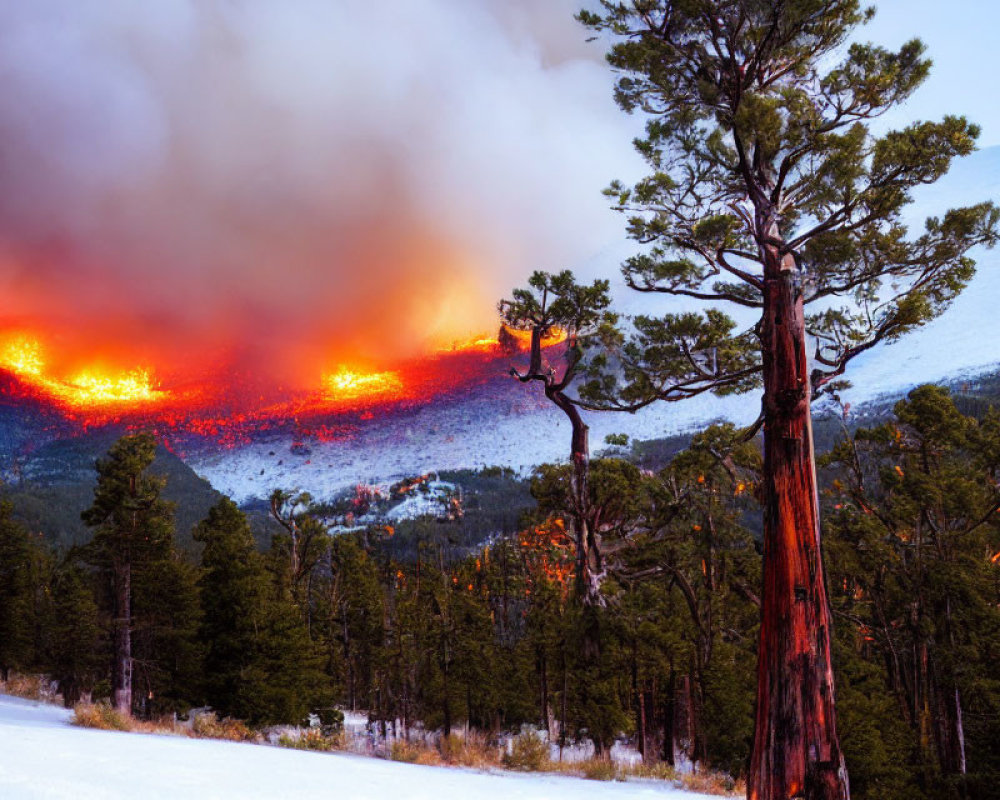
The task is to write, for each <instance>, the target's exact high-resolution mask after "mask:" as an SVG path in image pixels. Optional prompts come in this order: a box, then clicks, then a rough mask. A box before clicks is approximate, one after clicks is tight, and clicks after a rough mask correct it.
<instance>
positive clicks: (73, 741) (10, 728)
mask: <svg viewBox="0 0 1000 800" xmlns="http://www.w3.org/2000/svg"><path fill="white" fill-rule="evenodd" d="M69 717H70V712H69V711H65V710H63V709H61V708H57V707H55V706H48V705H40V704H38V703H33V702H31V701H27V700H20V699H17V698H13V697H8V696H3V695H0V798H3V800H35V799H36V798H39V799H40V798H59V799H60V800H63V798H65V800H119V798H121V799H122V800H124V798H129V800H131V799H132V798H143V800H154V799H155V798H169V799H170V800H178V798H184V799H185V800H200V799H201V798H241V800H242V799H244V798H288V797H307V798H313V799H314V800H321V799H322V798H337V800H355V799H358V800H360V798H365V800H368V798H371V800H376V798H379V799H380V800H381V799H382V798H392V800H432V799H433V800H441V798H449V799H450V800H519V799H523V800H550V799H551V800H556V798H566V797H572V798H573V800H617V798H650V800H709V799H708V797H707V795H700V794H692V793H690V792H683V791H680V790H677V789H671V788H668V787H667V786H664V785H663V784H658V783H657V784H653V783H603V782H595V781H585V780H582V779H579V778H567V777H562V776H553V775H515V774H508V773H503V774H487V773H481V772H473V771H470V770H459V769H450V768H443V767H422V766H416V765H412V764H400V763H397V762H393V761H382V760H379V759H374V758H363V757H360V756H350V755H342V754H329V753H310V752H305V751H300V750H285V749H282V748H277V747H265V746H261V745H252V744H236V743H233V742H219V741H212V740H205V739H181V738H175V737H171V736H150V735H143V734H134V733H117V732H111V731H97V730H88V729H84V728H76V727H73V726H71V725H70V724H69Z"/></svg>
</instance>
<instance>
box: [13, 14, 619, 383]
mask: <svg viewBox="0 0 1000 800" xmlns="http://www.w3.org/2000/svg"><path fill="white" fill-rule="evenodd" d="M575 8H576V3H575V2H569V1H568V0H558V2H546V3H544V4H540V3H530V2H528V0H520V2H514V3H511V2H500V0H413V1H412V2H396V3H382V4H372V3H368V2H362V1H361V0H345V1H344V2H338V3H328V2H319V1H318V0H317V1H315V2H313V1H310V0H297V1H296V2H282V3H274V2H269V0H150V1H149V2H143V3H134V2H129V1H128V0H33V2H31V3H5V4H2V5H0V181H2V182H3V186H4V187H5V189H4V192H3V193H2V196H0V292H2V293H3V296H4V298H5V300H6V302H5V304H4V308H3V311H2V312H0V326H2V327H3V328H5V329H10V328H21V329H30V330H33V331H36V332H39V333H41V334H42V335H43V336H44V337H45V338H46V340H47V342H48V344H50V345H51V348H50V349H51V350H52V351H53V353H54V354H55V355H57V356H58V357H59V358H61V359H62V361H63V362H64V363H63V366H64V367H65V368H66V369H69V368H72V367H75V366H77V365H79V364H82V363H84V362H85V361H87V360H88V359H89V360H93V358H94V357H95V355H94V354H95V353H99V354H100V356H101V358H103V359H107V360H109V361H110V362H117V363H120V364H121V365H124V366H128V365H130V364H132V363H135V362H137V361H145V362H152V363H153V364H156V365H158V366H160V367H162V368H165V369H167V370H170V369H180V368H182V367H183V368H184V369H191V368H192V366H199V367H202V368H204V367H207V366H208V365H210V364H211V365H217V364H219V363H221V362H226V363H229V364H230V365H232V366H239V367H246V366H247V365H250V364H254V365H261V364H263V365H266V366H265V369H267V370H268V371H269V373H270V374H271V375H272V376H273V377H275V378H279V379H281V380H286V381H295V380H300V379H302V380H306V379H309V378H311V377H312V376H313V375H314V374H315V373H316V371H317V370H319V369H323V368H328V367H329V366H330V364H331V363H337V362H338V361H345V360H347V361H354V362H358V361H360V362H362V363H364V362H372V363H375V362H385V361H386V360H391V359H394V358H400V357H407V356H411V355H414V354H417V353H419V352H424V351H426V350H427V349H428V348H431V347H434V346H440V345H441V344H445V343H447V342H448V341H450V340H451V339H455V338H459V337H462V336H465V335H468V334H471V333H475V332H477V331H482V330H488V329H489V328H491V327H492V326H493V325H494V324H495V323H494V320H495V315H494V313H493V308H494V303H495V301H496V299H497V298H498V297H499V296H500V295H501V294H502V293H504V292H506V291H507V290H508V289H509V288H510V286H511V285H513V284H515V283H520V282H523V280H524V277H525V276H526V275H527V273H528V272H529V271H530V270H531V269H534V268H547V269H556V268H561V267H564V266H567V265H570V264H572V263H574V262H575V261H577V260H579V259H581V258H584V257H586V256H588V255H589V254H591V253H592V252H593V251H594V250H595V249H596V248H598V247H600V246H601V245H602V244H604V243H605V242H606V241H608V239H609V238H612V237H615V236H616V235H618V234H619V232H620V230H621V227H620V224H621V223H620V220H619V219H618V218H616V217H615V215H614V214H612V213H611V212H610V211H608V210H607V208H606V203H605V201H604V198H602V197H601V195H600V189H601V188H602V187H603V186H604V185H605V184H606V183H607V181H608V180H609V179H611V178H613V177H616V176H619V175H621V174H623V172H625V173H627V172H628V171H629V170H630V169H632V165H633V158H634V156H632V154H631V152H630V148H629V146H628V140H629V137H630V135H631V132H632V131H633V129H634V124H635V121H634V120H629V119H628V118H625V117H623V116H622V115H620V114H618V113H616V112H615V111H614V109H613V107H612V101H611V91H610V90H611V82H612V76H611V75H610V73H609V71H608V70H607V68H606V66H605V65H604V64H603V62H602V46H601V45H600V43H587V42H586V41H585V38H586V31H585V30H584V29H583V28H582V27H581V26H579V25H578V24H577V23H575V22H574V21H573V19H572V13H573V11H574V10H575ZM626 177H628V176H627V174H626ZM193 352H196V353H197V354H200V355H199V356H198V357H193V356H192V353H193Z"/></svg>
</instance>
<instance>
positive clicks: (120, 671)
mask: <svg viewBox="0 0 1000 800" xmlns="http://www.w3.org/2000/svg"><path fill="white" fill-rule="evenodd" d="M117 572H118V575H117V576H116V577H117V580H116V582H115V583H116V584H117V585H116V587H115V589H116V597H115V606H116V608H115V630H114V651H115V660H114V669H113V670H112V672H113V674H112V676H111V677H112V687H113V695H112V700H113V702H114V705H115V709H117V710H118V711H119V712H121V713H122V714H131V713H132V565H131V564H130V563H125V564H124V565H122V566H120V567H119V568H118V569H117Z"/></svg>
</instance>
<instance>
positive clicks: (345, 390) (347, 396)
mask: <svg viewBox="0 0 1000 800" xmlns="http://www.w3.org/2000/svg"><path fill="white" fill-rule="evenodd" d="M324 383H325V385H326V389H327V391H328V392H329V393H330V394H331V395H332V399H334V400H338V401H341V400H360V399H375V398H385V397H386V396H391V395H398V394H400V393H401V392H402V391H403V379H402V378H401V377H400V376H399V373H398V372H355V371H354V370H352V369H348V368H347V367H341V368H340V369H338V370H337V371H336V372H335V373H333V374H332V375H327V376H326V378H325V380H324Z"/></svg>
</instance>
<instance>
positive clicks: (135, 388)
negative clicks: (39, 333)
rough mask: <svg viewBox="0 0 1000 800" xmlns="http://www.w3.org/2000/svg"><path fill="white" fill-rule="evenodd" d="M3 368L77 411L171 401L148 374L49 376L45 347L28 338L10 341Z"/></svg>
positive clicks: (2, 353)
mask: <svg viewBox="0 0 1000 800" xmlns="http://www.w3.org/2000/svg"><path fill="white" fill-rule="evenodd" d="M0 368H3V369H6V370H8V371H10V372H12V373H14V374H15V375H16V376H17V377H19V378H20V379H21V380H22V381H24V382H25V383H26V384H28V385H30V386H32V387H34V388H35V389H38V390H40V391H42V392H44V393H45V394H48V395H50V396H51V397H53V398H54V399H55V400H57V401H59V402H61V403H63V404H64V405H68V406H72V407H76V408H94V407H107V406H126V405H148V404H152V403H156V402H159V401H161V400H164V399H166V398H167V397H169V393H168V392H165V391H162V390H160V389H157V388H155V386H154V385H153V382H152V380H151V378H150V375H149V373H148V372H147V371H145V370H133V371H131V372H126V373H119V374H106V373H102V372H98V371H96V370H90V371H87V372H82V373H80V374H79V375H77V376H75V377H73V378H69V379H66V378H57V377H53V376H51V375H47V374H46V371H45V359H44V357H43V355H42V348H41V345H40V344H39V343H38V342H37V341H35V340H34V339H30V338H28V337H25V336H17V337H15V338H13V339H10V340H9V341H8V342H7V343H6V344H5V345H4V346H3V347H2V349H0Z"/></svg>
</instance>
